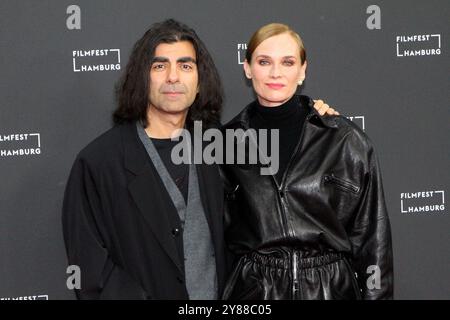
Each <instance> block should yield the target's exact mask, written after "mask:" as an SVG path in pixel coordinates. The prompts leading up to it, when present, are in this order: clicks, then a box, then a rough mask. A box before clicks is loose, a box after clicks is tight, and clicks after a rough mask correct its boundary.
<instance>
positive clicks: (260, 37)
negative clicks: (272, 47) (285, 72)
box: [245, 23, 306, 64]
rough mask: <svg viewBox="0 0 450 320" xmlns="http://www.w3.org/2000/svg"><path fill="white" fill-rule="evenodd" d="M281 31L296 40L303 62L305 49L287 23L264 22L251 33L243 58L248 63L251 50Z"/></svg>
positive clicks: (251, 53) (300, 39)
mask: <svg viewBox="0 0 450 320" xmlns="http://www.w3.org/2000/svg"><path fill="white" fill-rule="evenodd" d="M282 33H288V34H290V35H291V36H292V37H293V38H294V40H295V41H297V43H298V46H299V48H300V59H301V64H303V63H305V61H306V51H305V46H304V45H303V41H302V38H300V36H299V35H298V33H297V32H295V31H294V30H292V29H291V28H290V27H289V26H288V25H285V24H282V23H270V24H266V25H265V26H262V27H261V28H259V29H258V30H256V32H255V33H254V34H253V35H252V37H251V38H250V41H249V42H248V45H247V52H246V53H245V58H246V59H247V62H248V63H250V62H251V59H252V55H253V52H254V51H255V49H256V48H257V47H258V46H259V45H260V44H261V42H263V41H264V40H266V39H268V38H270V37H273V36H277V35H279V34H282Z"/></svg>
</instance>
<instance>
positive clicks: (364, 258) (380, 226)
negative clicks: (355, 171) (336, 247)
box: [350, 147, 393, 300]
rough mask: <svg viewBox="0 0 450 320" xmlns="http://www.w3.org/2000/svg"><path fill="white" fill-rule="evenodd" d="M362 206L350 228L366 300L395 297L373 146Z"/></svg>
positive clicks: (388, 235) (388, 236) (388, 230)
mask: <svg viewBox="0 0 450 320" xmlns="http://www.w3.org/2000/svg"><path fill="white" fill-rule="evenodd" d="M368 160H369V163H368V172H367V173H366V179H365V184H364V186H363V189H362V190H361V197H362V198H361V200H360V205H359V208H358V210H357V213H356V216H355V220H354V224H353V226H352V228H351V230H350V240H351V242H352V247H353V265H354V267H355V269H356V270H355V271H356V274H357V281H358V283H359V287H360V289H361V294H362V298H363V299H365V300H374V299H392V298H393V259H392V240H391V228H390V223H389V217H388V213H387V209H386V204H385V200H384V192H383V186H382V181H381V173H380V168H379V164H378V160H377V158H376V155H375V151H374V150H373V147H371V148H370V151H369V152H368Z"/></svg>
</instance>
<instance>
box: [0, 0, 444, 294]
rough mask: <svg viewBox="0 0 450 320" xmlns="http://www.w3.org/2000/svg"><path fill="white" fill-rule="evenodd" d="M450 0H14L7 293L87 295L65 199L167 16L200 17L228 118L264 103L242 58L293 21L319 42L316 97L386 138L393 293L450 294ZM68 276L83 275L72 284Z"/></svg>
mask: <svg viewBox="0 0 450 320" xmlns="http://www.w3.org/2000/svg"><path fill="white" fill-rule="evenodd" d="M449 17H450V2H448V1H446V0H442V1H434V0H430V1H425V0H420V1H419V0H416V1H407V0H401V1H399V0H398V1H367V0H346V1H333V0H318V1H300V0H278V1H269V0H235V1H225V0H202V1H200V0H165V1H148V0H130V1H122V0H96V1H89V0H78V1H66V0H53V1H51V0H49V1H34V0H29V1H24V0H20V1H17V0H2V1H1V2H0V74H1V76H0V79H1V80H0V81H1V82H0V101H1V104H0V299H73V298H74V293H73V291H72V290H70V289H69V288H68V287H67V285H66V282H67V279H68V277H70V276H71V274H72V271H73V270H70V269H69V270H68V269H67V262H66V256H65V250H64V243H63V237H62V231H61V204H62V198H63V192H64V188H65V184H66V181H67V178H68V174H69V170H70V168H71V165H72V163H73V160H74V158H75V155H76V154H77V153H78V151H79V150H80V149H81V148H82V147H83V146H85V145H86V144H87V143H88V142H89V141H91V140H92V139H93V138H95V137H96V136H98V135H99V134H100V133H102V132H103V131H105V130H107V129H108V128H109V127H110V126H111V112H112V110H113V109H114V108H115V98H114V87H115V84H116V83H117V80H118V78H119V76H120V75H121V73H122V72H123V70H124V69H125V65H126V63H127V59H128V56H129V54H130V51H131V48H132V46H133V44H134V43H135V41H136V40H137V39H138V38H140V37H141V36H142V34H143V33H144V31H145V30H146V29H147V28H148V27H149V26H150V25H151V24H152V23H154V22H157V21H161V20H163V19H166V18H175V19H177V20H180V21H182V22H185V23H186V24H188V25H190V26H192V27H193V28H194V29H195V30H197V32H198V34H199V36H200V37H201V38H202V39H203V41H204V42H205V43H206V45H207V46H208V48H209V49H210V51H211V54H212V55H213V58H214V59H215V62H216V65H217V67H218V68H219V71H220V72H221V77H222V80H223V83H224V87H225V93H226V103H225V106H224V112H223V121H227V120H229V119H230V118H231V117H232V116H233V115H235V114H236V113H237V112H238V111H239V110H240V109H242V108H243V107H244V106H245V105H246V104H247V103H248V102H249V101H251V100H252V99H253V95H252V91H251V88H250V87H248V86H246V84H245V81H244V76H243V72H242V62H243V59H244V53H245V49H246V41H248V39H249V38H250V36H251V34H252V33H253V32H254V31H255V30H256V29H257V28H258V27H260V26H262V25H264V24H266V23H269V22H283V23H287V24H289V25H290V26H292V27H293V28H294V29H295V30H297V31H298V32H299V33H300V35H301V36H302V37H303V40H304V42H305V45H306V49H307V54H308V70H307V78H306V81H305V84H304V86H303V89H302V91H303V93H304V94H307V95H310V96H312V97H314V98H322V99H323V100H325V101H327V102H328V103H329V104H331V105H332V106H335V107H336V108H337V109H338V110H339V111H340V112H341V114H344V115H345V116H347V117H349V118H350V119H351V120H353V121H354V122H356V123H357V124H358V125H359V126H361V127H362V129H363V130H365V131H366V133H367V134H368V135H369V136H370V138H371V139H372V141H373V142H374V144H375V146H376V149H377V152H378V155H379V160H380V163H381V168H382V174H383V177H384V186H385V194H386V199H387V205H388V208H389V214H390V218H391V223H392V232H393V244H394V258H395V260H394V262H395V297H396V298H398V299H448V298H450V268H449V267H450V213H449V208H448V206H449V205H448V201H449V200H450V199H449V197H448V192H450V179H449V178H450V174H449V160H450V159H449V158H450V157H449V155H450V151H449V150H450V145H449V120H450V112H449V87H450V86H449V85H450V83H449V80H450V78H449V65H450V63H449V62H450V61H449V60H450V59H449V43H450V40H449V33H448V31H449V28H448V27H449V26H448V21H449ZM69 282H70V281H69Z"/></svg>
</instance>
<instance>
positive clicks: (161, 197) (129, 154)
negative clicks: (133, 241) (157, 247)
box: [122, 124, 184, 272]
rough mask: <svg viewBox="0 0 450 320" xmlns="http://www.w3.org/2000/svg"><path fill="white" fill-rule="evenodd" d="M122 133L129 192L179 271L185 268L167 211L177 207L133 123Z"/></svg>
mask: <svg viewBox="0 0 450 320" xmlns="http://www.w3.org/2000/svg"><path fill="white" fill-rule="evenodd" d="M122 137H123V145H124V146H125V155H124V165H125V167H126V169H127V170H129V171H130V172H131V173H133V175H134V177H132V178H131V179H130V182H129V184H128V190H129V192H130V195H131V197H132V198H133V200H134V202H135V203H136V205H137V207H138V208H139V211H140V212H141V214H142V215H143V216H144V218H145V220H146V221H147V223H148V225H149V226H150V229H151V230H152V232H153V233H154V234H155V236H156V239H157V240H158V241H159V242H160V244H161V246H162V247H163V248H164V250H165V251H166V252H167V254H168V255H169V257H170V258H171V259H172V261H173V262H174V263H175V264H176V266H177V267H178V268H179V269H180V271H181V272H184V268H183V265H182V264H181V261H182V260H181V258H180V254H179V253H178V249H177V246H176V243H175V240H174V238H173V236H172V234H171V230H172V229H173V228H174V223H173V222H174V219H173V218H172V217H171V216H170V214H171V213H172V214H173V212H175V214H176V209H175V207H174V205H173V203H172V201H171V199H170V196H169V194H168V193H167V191H166V189H165V187H164V184H163V183H162V181H161V178H160V177H159V175H158V172H157V171H156V169H155V167H154V166H153V164H152V162H151V161H150V159H149V157H148V155H147V152H146V150H145V148H144V146H143V145H142V143H141V141H140V140H139V137H138V135H137V131H136V126H135V125H134V124H129V125H128V124H127V125H125V126H124V130H123V135H122Z"/></svg>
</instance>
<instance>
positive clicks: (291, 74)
mask: <svg viewBox="0 0 450 320" xmlns="http://www.w3.org/2000/svg"><path fill="white" fill-rule="evenodd" d="M244 70H245V75H246V76H247V78H249V79H251V80H252V84H253V89H254V90H255V92H256V95H257V97H258V101H259V103H260V104H261V105H263V106H267V107H276V106H279V105H281V104H283V103H284V102H286V101H288V100H289V99H290V98H291V97H292V96H293V95H294V94H295V91H296V89H297V85H298V81H299V80H304V79H305V71H306V61H305V63H304V64H303V65H301V59H300V48H299V45H298V42H297V41H296V40H295V39H294V38H293V37H292V36H291V35H290V34H288V33H282V34H279V35H276V36H273V37H270V38H267V39H266V40H264V41H263V42H261V43H260V44H259V46H257V47H256V49H255V51H254V52H253V55H252V59H251V63H250V64H249V63H248V62H247V60H246V61H245V62H244Z"/></svg>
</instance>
